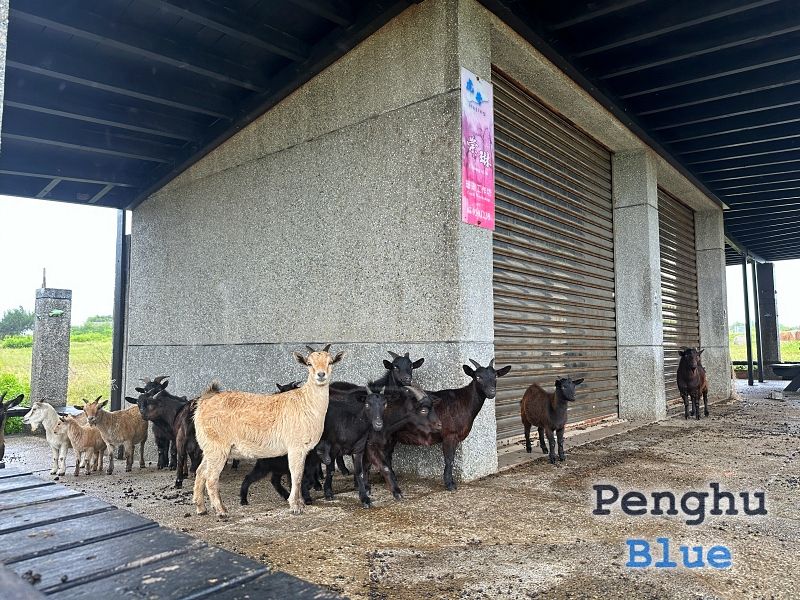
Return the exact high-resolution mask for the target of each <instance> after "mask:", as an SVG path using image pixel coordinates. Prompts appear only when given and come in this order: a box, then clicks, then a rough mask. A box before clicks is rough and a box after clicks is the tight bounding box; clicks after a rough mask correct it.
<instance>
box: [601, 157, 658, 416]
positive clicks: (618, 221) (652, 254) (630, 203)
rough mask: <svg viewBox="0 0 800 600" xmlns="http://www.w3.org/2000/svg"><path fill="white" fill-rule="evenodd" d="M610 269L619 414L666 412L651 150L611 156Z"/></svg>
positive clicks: (656, 210) (653, 166) (654, 183)
mask: <svg viewBox="0 0 800 600" xmlns="http://www.w3.org/2000/svg"><path fill="white" fill-rule="evenodd" d="M612 187H613V194H614V265H615V267H614V270H615V281H616V309H617V365H618V367H617V368H618V377H619V414H620V417H621V418H623V419H630V420H648V421H652V420H657V419H662V418H664V417H665V416H666V408H667V403H666V394H665V392H664V347H663V330H662V324H661V320H662V317H661V265H660V259H661V252H660V248H659V233H658V193H657V184H656V163H655V160H654V157H653V155H652V153H651V151H649V150H635V151H630V152H620V153H617V154H614V156H613V158H612Z"/></svg>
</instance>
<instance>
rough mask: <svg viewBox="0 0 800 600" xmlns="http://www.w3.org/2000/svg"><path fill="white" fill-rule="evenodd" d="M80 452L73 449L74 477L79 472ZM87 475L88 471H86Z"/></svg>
mask: <svg viewBox="0 0 800 600" xmlns="http://www.w3.org/2000/svg"><path fill="white" fill-rule="evenodd" d="M82 455H83V453H82V452H79V451H77V450H75V477H77V476H78V475H80V474H81V456H82ZM87 475H88V473H87Z"/></svg>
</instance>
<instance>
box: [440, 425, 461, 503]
mask: <svg viewBox="0 0 800 600" xmlns="http://www.w3.org/2000/svg"><path fill="white" fill-rule="evenodd" d="M457 446H458V441H457V440H453V439H450V438H445V440H444V441H443V442H442V452H443V453H444V487H445V489H447V490H448V491H450V492H454V491H455V489H456V483H455V481H453V461H454V460H455V458H456V447H457Z"/></svg>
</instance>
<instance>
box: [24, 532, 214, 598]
mask: <svg viewBox="0 0 800 600" xmlns="http://www.w3.org/2000/svg"><path fill="white" fill-rule="evenodd" d="M205 546H206V544H204V543H203V542H201V541H200V540H196V539H194V538H192V537H189V536H188V535H184V534H181V533H174V532H172V531H169V530H166V529H161V528H160V527H154V528H151V529H145V530H144V531H138V532H136V533H131V534H128V535H125V536H123V537H119V538H112V539H110V540H102V541H99V542H94V543H92V544H85V545H83V546H81V547H79V548H71V549H69V550H64V551H62V552H55V553H53V554H48V555H47V556H38V557H35V558H31V559H28V560H24V561H21V562H17V563H14V564H13V565H12V566H11V568H12V570H13V571H15V572H16V573H17V575H19V576H22V574H23V573H25V572H26V571H29V570H33V571H34V572H36V573H38V574H39V575H40V576H41V581H40V582H39V583H38V584H36V588H37V589H38V590H40V591H42V592H44V593H47V594H50V593H53V592H61V591H66V590H68V589H70V588H74V587H78V586H81V585H86V584H88V583H90V582H94V581H97V580H100V579H103V578H106V577H110V576H114V575H118V574H120V573H123V572H125V571H130V570H133V569H142V570H143V571H145V572H148V571H149V570H150V567H147V566H146V565H149V564H150V563H154V562H156V561H161V560H164V559H166V558H170V557H174V556H178V555H183V554H186V553H187V552H195V551H197V550H199V549H201V548H203V547H205ZM109 558H112V559H113V560H109Z"/></svg>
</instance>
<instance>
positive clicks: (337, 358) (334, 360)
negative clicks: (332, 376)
mask: <svg viewBox="0 0 800 600" xmlns="http://www.w3.org/2000/svg"><path fill="white" fill-rule="evenodd" d="M343 358H344V351H342V352H339V354H337V355H336V356H334V357H333V360H332V361H331V364H332V365H335V364H336V363H338V362H339V361H340V360H342V359H343Z"/></svg>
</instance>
